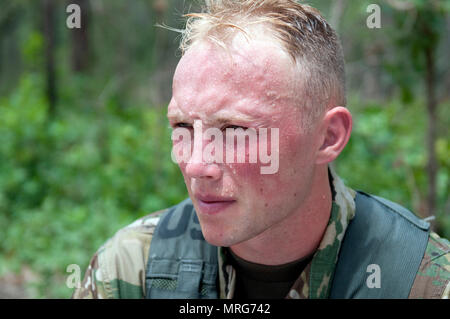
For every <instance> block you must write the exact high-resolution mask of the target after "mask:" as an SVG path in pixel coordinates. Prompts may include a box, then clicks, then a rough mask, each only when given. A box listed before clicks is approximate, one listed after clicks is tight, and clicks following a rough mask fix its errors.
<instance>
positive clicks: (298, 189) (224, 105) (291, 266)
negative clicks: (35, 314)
mask: <svg viewBox="0 0 450 319" xmlns="http://www.w3.org/2000/svg"><path fill="white" fill-rule="evenodd" d="M188 16H189V20H188V22H187V25H186V30H184V32H183V33H182V35H183V38H182V41H181V49H182V51H183V56H182V58H181V60H180V62H179V64H178V66H177V68H176V71H175V74H174V78H173V95H172V99H171V101H170V104H169V106H168V118H169V121H170V123H171V125H172V127H173V128H174V129H175V130H176V129H183V130H186V131H187V132H189V134H190V136H191V138H192V144H188V145H189V147H188V148H187V149H188V150H191V149H192V153H191V154H190V155H189V159H188V160H187V161H180V162H179V166H180V169H181V172H182V174H183V176H184V179H185V183H186V186H187V189H188V192H189V197H190V198H189V199H187V200H185V201H183V202H182V203H180V204H178V205H176V206H174V207H171V208H169V209H166V210H163V211H161V212H157V213H154V214H150V215H148V216H146V217H143V218H141V219H139V220H137V221H136V222H134V223H133V224H131V225H129V226H127V227H125V228H124V229H121V230H120V231H118V232H117V233H116V234H115V235H114V236H113V237H112V238H111V239H110V240H108V241H107V242H106V243H105V244H104V245H103V246H102V247H101V248H100V249H99V250H98V251H97V253H96V254H95V255H94V257H93V258H92V260H91V262H90V265H89V267H88V269H87V272H86V275H85V278H84V281H83V283H82V285H81V288H79V289H77V290H76V291H75V292H74V294H73V297H74V298H246V299H247V298H272V299H275V298H296V299H298V298H448V296H449V293H450V291H449V290H450V283H449V282H450V269H449V268H450V253H449V242H448V241H447V240H445V239H443V238H440V237H439V236H438V235H437V234H435V233H433V232H430V231H429V224H428V223H427V222H425V221H423V220H420V219H418V218H417V217H416V216H415V215H413V214H412V213H411V212H409V211H408V210H406V209H405V208H403V207H401V206H399V205H398V204H395V203H392V202H390V201H388V200H386V199H383V198H379V197H376V196H373V195H369V194H366V193H363V192H356V191H354V190H352V189H350V188H348V187H346V186H345V185H344V184H343V182H342V180H341V179H340V178H339V176H338V175H337V174H336V172H335V171H334V170H333V169H332V167H331V164H330V163H332V162H333V161H334V159H336V157H337V156H338V155H339V154H340V152H341V151H342V150H343V148H344V147H345V145H346V143H347V141H348V139H349V137H350V132H351V128H352V117H351V114H350V112H349V111H348V109H347V108H346V107H345V106H346V98H345V84H344V83H345V81H344V60H343V54H342V50H341V46H340V44H339V40H338V38H337V36H336V34H335V32H334V31H333V29H332V28H331V27H330V26H329V24H328V23H327V22H326V21H325V19H324V18H323V17H322V16H321V15H320V13H319V12H318V11H317V10H315V9H313V8H311V7H309V6H307V5H301V4H298V3H296V2H295V1H290V0H283V1H280V0H277V1H275V0H258V1H254V0H244V1H230V0H222V1H207V4H206V10H205V11H204V12H203V13H195V14H189V15H188ZM199 124H201V125H199ZM210 128H217V129H218V130H219V132H222V133H223V134H224V135H225V136H224V137H223V138H224V139H226V137H227V134H231V133H230V132H231V131H230V129H233V130H234V129H238V128H239V129H240V130H241V131H244V132H245V131H248V130H250V129H253V130H255V131H256V132H259V131H258V130H260V129H262V128H277V129H278V132H279V136H278V139H276V140H275V141H273V140H271V142H270V143H269V144H272V143H275V144H276V146H277V148H276V155H277V156H278V158H277V160H278V162H279V165H278V167H277V170H276V172H273V173H271V174H262V173H261V172H262V171H261V167H262V166H263V163H262V161H261V159H260V160H259V161H258V162H257V163H248V162H243V163H230V162H227V161H205V160H204V158H203V157H202V156H203V153H202V151H203V150H204V148H205V147H206V145H207V144H208V143H209V142H211V140H208V138H205V135H204V130H206V129H210ZM202 141H203V142H205V143H202ZM178 142H180V141H179V140H174V145H176V144H177V143H178ZM184 142H186V141H184ZM199 142H200V143H199ZM191 146H192V148H191ZM246 147H247V148H246V152H247V153H249V152H250V151H252V150H253V151H254V150H258V149H260V148H262V147H263V146H262V142H261V139H257V140H253V141H252V140H250V141H249V143H248V146H246ZM216 150H217V149H216ZM247 153H246V154H247Z"/></svg>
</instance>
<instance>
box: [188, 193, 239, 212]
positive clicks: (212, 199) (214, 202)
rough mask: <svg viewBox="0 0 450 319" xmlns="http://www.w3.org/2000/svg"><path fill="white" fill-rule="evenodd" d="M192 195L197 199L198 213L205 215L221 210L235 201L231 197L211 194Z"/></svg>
mask: <svg viewBox="0 0 450 319" xmlns="http://www.w3.org/2000/svg"><path fill="white" fill-rule="evenodd" d="M194 197H195V199H196V201H197V206H198V207H197V208H198V210H199V213H201V214H207V215H214V214H218V213H220V212H223V211H224V210H225V209H227V208H228V207H230V206H231V205H233V204H234V203H235V202H236V200H235V199H233V198H229V197H222V196H216V195H211V194H197V195H194Z"/></svg>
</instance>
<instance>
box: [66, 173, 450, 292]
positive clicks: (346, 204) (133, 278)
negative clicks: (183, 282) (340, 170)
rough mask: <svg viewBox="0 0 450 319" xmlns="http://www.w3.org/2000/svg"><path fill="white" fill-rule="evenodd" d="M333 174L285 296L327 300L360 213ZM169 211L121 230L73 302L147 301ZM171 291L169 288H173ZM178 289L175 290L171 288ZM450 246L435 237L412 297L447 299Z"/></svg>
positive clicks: (231, 284) (224, 266) (224, 268)
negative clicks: (318, 223) (329, 200)
mask: <svg viewBox="0 0 450 319" xmlns="http://www.w3.org/2000/svg"><path fill="white" fill-rule="evenodd" d="M332 174H333V186H334V189H335V192H336V194H335V200H334V201H333V209H332V212H331V216H330V220H329V222H328V226H327V228H326V230H325V234H324V236H323V238H322V241H321V242H320V244H319V247H318V249H317V251H316V252H315V253H314V256H313V258H312V260H311V261H310V262H309V264H308V265H307V266H306V268H305V269H304V271H303V272H302V273H301V275H300V277H299V278H298V279H297V280H296V282H295V283H294V285H293V286H292V288H291V289H290V291H289V293H288V294H287V296H286V298H288V299H305V298H327V297H328V296H329V293H330V287H331V282H332V276H333V273H334V269H335V266H336V262H337V259H338V254H339V249H340V246H341V242H342V240H343V238H344V234H345V231H346V229H347V226H348V224H349V221H350V220H351V219H352V218H353V216H354V214H355V201H354V198H355V191H353V190H352V189H349V188H347V187H346V186H345V185H344V184H343V183H342V181H341V179H340V178H339V177H338V176H337V175H335V173H332ZM163 212H164V211H160V212H156V213H154V214H150V215H148V216H145V217H143V218H141V219H139V220H137V221H135V222H134V223H132V224H131V225H129V226H127V227H125V228H123V229H121V230H119V231H118V232H117V233H116V234H115V235H114V236H113V237H112V238H111V239H109V240H108V241H107V242H106V243H105V244H104V245H103V246H102V247H101V248H100V249H99V250H98V251H97V253H96V254H95V255H94V257H93V258H92V260H91V262H90V264H89V267H88V269H87V271H86V274H85V278H84V280H83V282H82V284H81V288H79V289H77V290H76V291H75V292H74V294H73V296H72V298H145V294H146V291H145V272H146V265H147V259H148V253H149V247H150V242H151V240H152V234H153V232H154V230H155V227H156V224H157V222H158V220H159V216H160V215H161V214H162V213H163ZM218 250H219V254H218V256H219V282H220V284H219V289H220V294H219V296H220V298H222V299H225V298H228V299H229V298H233V295H234V289H235V284H236V272H235V270H234V268H233V266H232V265H231V264H229V262H228V261H229V258H228V256H227V250H226V249H223V248H222V247H218ZM170 288H171V287H168V289H170ZM172 288H174V287H172ZM449 295H450V243H449V242H448V240H446V239H443V238H440V237H439V236H438V235H437V234H435V233H433V232H432V233H431V234H430V237H429V240H428V245H427V248H426V251H425V255H424V256H423V258H422V262H421V265H420V268H419V271H418V273H417V275H416V278H415V281H414V284H413V287H412V289H411V292H410V295H409V298H448V297H449Z"/></svg>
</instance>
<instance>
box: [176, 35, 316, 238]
mask: <svg viewBox="0 0 450 319" xmlns="http://www.w3.org/2000/svg"><path fill="white" fill-rule="evenodd" d="M237 46H239V51H238V50H236V49H234V48H235V47H237ZM292 70H293V64H292V62H291V60H290V58H289V56H288V55H287V54H286V53H285V52H284V51H282V50H281V49H279V48H278V47H276V46H275V45H271V44H267V43H265V42H263V41H257V40H252V41H250V42H246V41H241V42H239V43H238V45H233V46H232V47H231V48H230V50H229V52H227V51H225V50H223V49H221V48H218V47H217V46H214V45H212V44H209V43H207V42H201V43H197V44H195V45H194V46H193V47H191V48H190V49H189V50H188V51H187V52H186V53H185V55H184V56H183V57H182V59H181V60H180V63H179V64H178V66H177V69H176V72H175V75H174V79H173V96H172V99H171V102H170V104H169V108H168V117H169V121H170V123H171V125H172V127H174V128H177V127H183V128H186V129H187V130H189V131H190V132H191V134H192V144H191V145H192V152H191V155H190V158H189V161H186V162H182V163H179V166H180V169H181V172H182V174H183V176H184V179H185V182H186V186H187V189H188V192H189V195H190V197H191V199H192V201H193V203H194V207H195V209H196V211H197V214H198V217H199V220H200V225H201V227H202V231H203V235H204V236H205V239H206V240H207V241H208V242H210V243H211V244H213V245H216V246H232V245H235V244H238V243H242V242H245V241H248V240H250V239H252V238H254V237H255V236H258V235H259V236H261V235H264V234H270V232H271V231H272V230H273V229H274V228H276V227H277V225H279V224H280V223H283V222H284V223H286V222H288V221H289V219H290V218H295V217H294V216H295V214H297V213H298V212H299V210H301V207H302V204H303V203H304V199H305V198H306V197H307V196H308V195H309V188H310V184H311V182H312V178H313V174H314V164H313V163H314V154H315V152H316V150H317V147H316V145H317V140H316V138H315V136H314V134H313V133H307V132H305V131H303V129H302V127H301V126H300V124H299V123H301V118H302V110H301V107H300V106H299V105H301V103H302V100H301V97H299V96H297V95H296V90H295V86H296V85H298V84H297V83H298V81H296V80H295V78H294V75H293V71H292ZM199 123H200V124H201V125H199ZM237 127H240V128H243V129H244V130H245V129H254V130H255V131H256V132H260V131H259V129H261V128H266V129H268V131H269V132H270V129H271V128H277V129H278V132H279V136H278V139H276V140H273V139H271V134H270V133H269V134H268V138H267V144H268V145H267V148H268V149H269V150H270V149H271V144H272V143H278V148H277V151H278V154H277V155H278V156H277V157H278V161H279V164H278V169H277V170H276V172H275V173H273V174H262V173H261V167H262V166H268V164H267V163H265V164H264V163H261V161H260V159H259V157H258V161H257V162H256V163H249V162H248V161H246V162H245V163H230V162H228V161H226V160H224V161H223V163H211V162H208V161H206V160H205V159H204V158H203V156H202V154H203V153H202V150H203V149H204V148H205V147H207V145H208V143H209V142H211V140H209V139H207V138H203V137H204V135H203V133H204V132H205V131H206V130H207V129H210V128H217V129H218V130H220V131H221V132H223V134H224V139H225V137H226V134H227V133H226V132H227V130H226V129H227V128H237ZM257 135H259V133H257ZM199 139H202V142H203V143H196V142H195V141H198V140H199ZM176 143H177V142H174V144H176ZM261 147H263V145H262V144H261V139H259V138H258V139H256V141H255V140H253V141H250V142H249V143H248V144H247V145H246V154H247V155H248V154H249V152H252V151H256V153H257V152H258V149H259V148H261ZM269 153H270V151H269ZM224 154H225V151H224ZM273 155H274V154H272V156H273ZM247 159H248V156H247Z"/></svg>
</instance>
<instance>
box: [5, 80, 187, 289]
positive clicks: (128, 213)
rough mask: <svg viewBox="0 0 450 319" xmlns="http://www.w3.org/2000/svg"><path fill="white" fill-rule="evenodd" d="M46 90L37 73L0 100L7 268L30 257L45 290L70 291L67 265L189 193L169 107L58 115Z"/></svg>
mask: <svg viewBox="0 0 450 319" xmlns="http://www.w3.org/2000/svg"><path fill="white" fill-rule="evenodd" d="M42 92H43V90H42V83H41V79H40V78H39V77H38V76H36V75H28V76H25V77H24V78H23V80H22V81H21V84H20V85H19V87H18V88H17V90H16V91H15V92H13V93H12V94H11V95H10V96H9V97H8V98H4V99H2V100H1V102H0V159H1V160H0V208H1V210H0V211H1V213H0V223H1V225H2V229H3V231H2V232H1V233H0V242H1V243H2V245H1V246H0V276H1V274H2V273H4V272H6V271H11V270H15V271H19V270H20V268H21V267H22V266H24V265H28V266H30V268H31V269H32V270H33V271H34V272H37V273H38V274H39V276H40V278H39V280H38V281H37V282H36V287H37V288H38V291H39V293H40V296H46V297H49V296H50V297H67V296H69V295H70V293H71V291H70V290H69V289H68V288H63V287H64V286H65V285H64V281H61V280H64V278H65V277H64V274H65V269H66V267H67V265H69V264H78V265H80V266H81V268H82V269H83V268H85V267H86V265H87V263H88V261H89V258H90V257H91V256H92V254H93V253H94V252H95V251H96V250H97V249H98V248H99V247H100V245H101V244H102V243H103V242H104V241H105V240H106V239H107V238H109V237H111V236H112V235H113V234H114V232H116V231H117V230H118V229H119V228H121V227H123V226H125V225H127V224H128V223H130V222H132V221H133V220H135V219H137V218H139V217H141V216H143V215H146V214H148V213H150V212H153V211H156V210H159V209H162V208H164V207H167V206H170V205H172V204H174V203H176V202H178V201H180V200H182V199H183V198H185V197H186V196H187V194H186V191H185V187H184V183H183V180H182V177H181V174H180V173H179V171H178V167H177V166H176V165H175V164H174V163H173V162H172V161H171V159H170V149H171V148H170V147H171V146H170V145H171V143H170V131H169V129H168V123H167V120H166V118H165V109H164V108H159V109H156V108H143V107H134V108H132V109H131V108H122V107H121V106H119V105H117V104H116V103H115V102H114V101H113V100H109V101H107V103H106V105H105V108H100V109H94V110H93V109H91V110H88V109H86V110H83V109H82V108H78V107H72V106H68V105H66V106H67V107H65V108H64V109H63V110H61V112H60V113H59V114H58V115H57V116H56V118H52V119H50V118H49V117H48V114H47V103H46V101H45V98H44V97H43V94H42Z"/></svg>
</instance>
